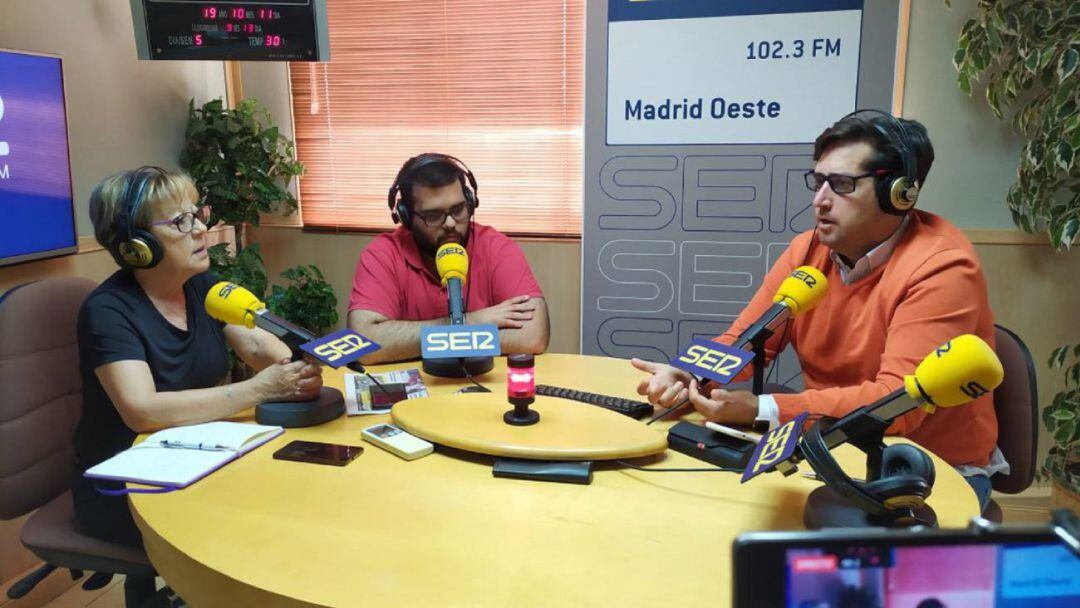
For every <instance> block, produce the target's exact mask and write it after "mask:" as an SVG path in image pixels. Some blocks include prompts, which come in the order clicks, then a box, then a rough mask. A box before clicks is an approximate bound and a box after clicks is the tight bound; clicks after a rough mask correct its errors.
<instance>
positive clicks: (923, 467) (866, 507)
mask: <svg viewBox="0 0 1080 608" xmlns="http://www.w3.org/2000/svg"><path fill="white" fill-rule="evenodd" d="M834 422H836V419H835V418H831V417H829V416H823V417H822V418H821V419H820V420H818V421H817V422H816V423H814V425H813V426H811V427H810V430H809V431H807V432H806V434H805V435H803V437H802V438H801V439H800V440H799V445H800V447H801V448H802V454H803V457H804V458H806V461H807V462H808V463H810V466H811V467H813V468H814V472H815V473H817V474H818V475H819V476H820V477H821V479H822V480H823V481H824V482H825V485H826V486H828V487H829V488H831V489H832V490H833V491H835V492H836V493H837V494H839V495H841V496H843V497H844V498H846V499H847V500H848V501H849V502H850V503H851V504H853V505H855V506H856V507H858V508H859V509H862V510H863V511H865V512H867V513H870V514H871V515H888V514H891V513H893V512H895V511H897V510H900V509H917V508H919V507H922V506H923V504H924V503H925V501H926V498H927V497H928V496H930V492H931V490H932V489H933V487H934V478H935V476H936V474H935V470H934V461H933V460H931V459H930V457H929V456H927V454H926V452H924V451H922V450H920V449H919V448H917V447H915V446H913V445H911V444H906V443H898V444H894V445H889V446H885V448H884V449H883V450H882V451H881V463H880V465H879V466H878V467H877V470H876V471H872V472H868V473H867V480H866V481H865V482H857V481H855V480H854V479H852V478H851V477H849V476H848V474H847V473H845V472H844V470H843V469H842V468H840V465H839V464H838V463H837V462H836V460H835V459H834V458H833V457H832V454H831V453H830V452H829V448H828V446H827V445H825V440H824V439H823V438H822V436H821V430H822V426H828V425H830V424H832V423H834ZM872 460H873V459H872V458H871V461H872ZM871 477H872V479H871Z"/></svg>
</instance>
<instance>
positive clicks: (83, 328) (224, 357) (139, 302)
mask: <svg viewBox="0 0 1080 608" xmlns="http://www.w3.org/2000/svg"><path fill="white" fill-rule="evenodd" d="M215 282H217V278H216V277H215V276H214V275H212V274H210V273H202V274H199V275H196V276H194V277H192V278H191V279H189V280H188V282H187V283H185V284H184V297H185V299H186V300H187V326H188V329H187V331H184V330H181V329H179V328H177V327H176V326H175V325H173V324H172V323H169V322H168V321H167V320H166V319H165V317H164V316H162V315H161V313H160V312H158V310H157V308H155V307H154V304H153V303H152V302H151V301H150V298H149V297H147V295H146V293H145V292H144V291H143V290H142V287H141V286H140V285H139V283H138V282H137V281H136V280H135V277H134V275H133V274H132V273H131V272H130V271H127V270H121V271H119V272H117V273H116V274H114V275H112V276H111V277H109V278H108V279H106V280H105V282H104V283H102V284H101V285H99V286H98V288H97V289H95V290H94V291H93V292H92V293H91V294H90V296H89V297H87V299H86V302H85V303H83V305H82V309H81V310H80V311H79V322H78V334H79V368H80V372H81V374H82V384H83V415H82V419H81V420H80V421H79V425H78V427H77V428H76V430H75V454H76V457H77V459H78V467H79V469H78V470H79V471H80V472H82V471H85V470H86V469H88V468H90V467H92V466H94V465H95V464H98V463H99V462H102V461H104V460H107V459H108V458H111V457H112V456H114V455H116V454H118V453H119V452H122V451H123V450H125V449H127V448H129V447H131V443H132V441H134V440H135V432H134V431H132V430H131V429H130V428H128V427H127V425H126V424H124V421H123V419H121V418H120V413H119V412H118V411H117V410H116V406H114V405H113V403H112V401H111V400H110V399H109V396H108V394H106V393H105V389H103V388H102V386H101V382H99V381H98V378H97V375H96V374H95V373H94V370H95V369H97V368H98V367H101V366H102V365H105V364H107V363H113V362H116V361H130V360H135V361H145V362H146V363H147V365H149V366H150V373H151V374H153V377H154V385H155V387H156V388H157V390H158V391H182V390H187V389H194V388H207V387H211V386H217V385H219V384H221V382H222V380H224V379H225V375H226V374H227V373H228V371H229V361H228V353H227V350H226V345H225V332H224V327H225V326H224V324H223V323H221V322H219V321H216V320H215V319H213V318H212V317H210V315H208V314H207V313H206V308H205V304H204V301H205V299H206V293H207V292H208V291H209V290H210V287H211V286H212V285H213V284H214V283H215Z"/></svg>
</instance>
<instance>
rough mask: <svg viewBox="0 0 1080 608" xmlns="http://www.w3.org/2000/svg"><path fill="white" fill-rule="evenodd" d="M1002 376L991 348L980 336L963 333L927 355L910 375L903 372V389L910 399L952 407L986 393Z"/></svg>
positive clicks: (999, 382)
mask: <svg viewBox="0 0 1080 608" xmlns="http://www.w3.org/2000/svg"><path fill="white" fill-rule="evenodd" d="M1004 377H1005V370H1003V369H1002V367H1001V361H1000V360H999V359H998V357H997V355H996V354H995V353H994V349H992V348H990V345H989V344H987V343H986V342H984V341H983V340H982V338H980V337H978V336H975V335H972V334H964V335H962V336H957V337H955V338H953V339H952V340H949V341H948V342H946V343H945V344H942V345H941V346H939V347H938V348H936V349H935V350H934V352H932V353H930V354H929V355H927V356H926V358H925V359H923V360H922V363H919V366H918V367H916V368H915V374H914V375H912V376H904V389H905V390H906V391H907V393H908V395H909V396H911V397H912V398H913V399H919V398H922V399H925V400H927V401H929V402H930V403H931V404H933V405H936V406H939V407H952V406H954V405H962V404H964V403H967V402H968V401H971V400H972V399H975V398H978V397H981V396H983V395H985V394H987V393H989V392H990V391H992V390H994V389H995V388H997V387H998V385H999V384H1001V380H1002V379H1003V378H1004Z"/></svg>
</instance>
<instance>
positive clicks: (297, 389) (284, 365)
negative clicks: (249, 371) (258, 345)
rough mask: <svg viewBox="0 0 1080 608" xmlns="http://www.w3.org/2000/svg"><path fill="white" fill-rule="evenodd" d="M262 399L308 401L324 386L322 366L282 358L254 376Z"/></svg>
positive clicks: (253, 379)
mask: <svg viewBox="0 0 1080 608" xmlns="http://www.w3.org/2000/svg"><path fill="white" fill-rule="evenodd" d="M252 381H253V382H254V383H255V385H256V387H257V390H258V393H259V395H260V396H261V399H260V401H307V400H310V399H314V398H315V397H317V396H318V394H319V389H320V388H322V367H321V366H320V365H316V364H313V363H310V362H308V361H290V360H289V359H282V360H281V361H278V362H277V363H274V364H272V365H268V366H267V367H266V368H264V369H263V370H262V371H261V372H259V373H258V374H255V377H254V378H252Z"/></svg>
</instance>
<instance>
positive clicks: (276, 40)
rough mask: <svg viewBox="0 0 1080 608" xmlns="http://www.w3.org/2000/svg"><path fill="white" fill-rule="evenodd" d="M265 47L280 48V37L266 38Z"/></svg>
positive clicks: (271, 36) (270, 36)
mask: <svg viewBox="0 0 1080 608" xmlns="http://www.w3.org/2000/svg"><path fill="white" fill-rule="evenodd" d="M266 46H281V36H278V35H276V34H275V35H269V36H267V37H266Z"/></svg>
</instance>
